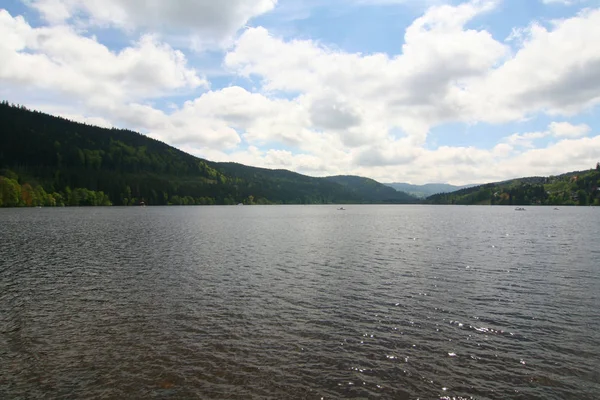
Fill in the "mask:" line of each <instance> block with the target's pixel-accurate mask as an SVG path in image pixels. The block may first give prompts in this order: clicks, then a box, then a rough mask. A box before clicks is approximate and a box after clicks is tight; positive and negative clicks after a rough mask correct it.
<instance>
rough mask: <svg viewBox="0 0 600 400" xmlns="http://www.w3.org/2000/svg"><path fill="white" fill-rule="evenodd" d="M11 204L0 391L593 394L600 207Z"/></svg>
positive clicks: (1, 213)
mask: <svg viewBox="0 0 600 400" xmlns="http://www.w3.org/2000/svg"><path fill="white" fill-rule="evenodd" d="M346 208H347V210H346V211H338V210H337V209H336V207H335V206H251V207H247V206H244V207H145V208H141V207H140V208H117V207H114V208H65V209H2V210H0V398H2V399H13V398H15V399H17V398H23V399H35V398H61V399H68V398H78V399H79V398H90V399H94V398H98V399H100V398H102V399H104V398H106V399H112V398H115V399H117V398H122V399H125V398H166V399H169V398H172V399H180V398H201V399H210V398H215V399H217V398H218V399H253V398H254V399H269V398H271V399H304V398H306V399H321V398H326V399H327V398H382V399H416V398H420V399H440V398H467V399H468V398H475V399H596V398H598V397H599V396H600V384H599V382H600V367H599V365H600V312H599V310H600V208H592V207H582V208H575V207H573V208H568V207H563V208H561V209H560V210H559V211H555V210H553V209H552V208H542V207H528V208H527V211H525V212H516V211H515V210H514V209H513V208H512V207H459V206H455V207H450V206H448V207H445V206H439V207H428V206H346Z"/></svg>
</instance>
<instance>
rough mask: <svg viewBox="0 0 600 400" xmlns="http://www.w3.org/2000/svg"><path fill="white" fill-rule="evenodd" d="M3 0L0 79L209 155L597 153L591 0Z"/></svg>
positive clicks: (390, 168)
mask: <svg viewBox="0 0 600 400" xmlns="http://www.w3.org/2000/svg"><path fill="white" fill-rule="evenodd" d="M98 4H99V3H98V2H95V1H92V0H77V1H76V0H27V1H25V0H7V1H6V0H5V1H4V2H2V5H0V34H1V35H2V37H3V38H5V39H4V40H3V41H2V43H0V56H1V57H2V59H3V60H5V61H3V63H2V65H0V83H1V85H0V97H1V98H2V99H5V100H8V101H10V102H14V103H20V104H25V105H26V106H28V107H31V108H35V109H40V110H43V111H46V112H49V113H52V114H57V115H62V116H65V117H68V118H71V119H73V120H78V121H85V122H88V123H94V124H98V125H101V126H116V127H126V128H130V129H134V130H137V131H140V132H142V133H144V134H147V135H149V136H152V137H155V138H158V139H160V140H163V141H165V142H167V143H169V144H171V145H173V146H176V147H178V148H180V149H182V150H184V151H187V152H190V153H192V154H195V155H198V156H200V157H204V158H207V159H210V160H215V161H237V162H242V163H245V164H249V165H256V166H263V167H267V168H286V169H291V170H294V171H298V172H301V173H305V174H309V175H314V176H324V175H334V174H356V175H362V176H368V177H372V178H375V179H377V180H380V181H382V182H392V181H395V182H410V183H417V184H418V183H427V182H449V183H456V184H465V183H479V182H488V181H494V180H502V179H507V178H511V177H518V176H529V175H550V174H557V173H561V172H567V171H571V170H577V169H586V168H591V167H593V166H594V165H595V163H596V162H597V161H599V160H600V112H599V106H598V105H599V104H600V72H598V71H600V45H598V39H597V38H599V37H600V1H599V0H571V1H565V0H527V1H523V0H521V1H518V0H472V1H458V0H453V1H443V0H429V1H428V0H330V1H324V0H307V1H299V0H279V1H277V0H230V1H227V2H214V1H211V0H173V1H170V2H162V3H161V2H158V4H153V5H148V4H147V2H145V1H143V0H106V1H105V2H103V3H102V4H100V5H98Z"/></svg>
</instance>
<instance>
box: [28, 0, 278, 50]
mask: <svg viewBox="0 0 600 400" xmlns="http://www.w3.org/2000/svg"><path fill="white" fill-rule="evenodd" d="M29 4H30V5H31V6H32V7H34V8H35V9H37V10H38V11H39V12H40V13H41V15H42V16H43V17H44V18H45V19H46V20H47V21H49V22H50V23H53V24H61V23H65V22H67V21H69V20H71V19H77V20H78V21H79V22H80V23H81V22H83V23H86V24H92V25H102V26H114V27H116V28H120V29H124V30H134V29H142V30H150V31H156V30H160V31H164V32H166V33H176V34H184V35H185V34H193V35H194V40H195V41H200V42H202V41H217V42H221V41H223V40H227V39H229V38H230V37H231V36H232V35H234V34H235V33H236V32H237V30H238V29H240V28H241V27H243V26H244V25H245V24H246V23H247V22H248V21H249V20H250V19H251V18H253V17H256V16H258V15H261V14H264V13H266V12H269V11H271V10H272V9H273V8H274V7H275V5H276V4H277V0H227V1H214V0H168V1H146V0H102V1H97V0H30V1H29Z"/></svg>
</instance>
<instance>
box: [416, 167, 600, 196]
mask: <svg viewBox="0 0 600 400" xmlns="http://www.w3.org/2000/svg"><path fill="white" fill-rule="evenodd" d="M599 188H600V164H597V165H596V168H595V169H590V170H587V171H574V172H569V173H566V174H562V175H557V176H548V177H529V178H520V179H513V180H509V181H504V182H496V183H488V184H485V185H480V186H476V187H472V188H468V189H462V190H458V191H456V192H452V193H441V194H436V195H433V196H430V197H428V198H427V200H426V202H427V203H430V204H498V205H535V204H539V205H600V189H599Z"/></svg>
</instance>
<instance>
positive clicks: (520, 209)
mask: <svg viewBox="0 0 600 400" xmlns="http://www.w3.org/2000/svg"><path fill="white" fill-rule="evenodd" d="M515 211H525V209H524V208H523V207H517V208H515Z"/></svg>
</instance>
